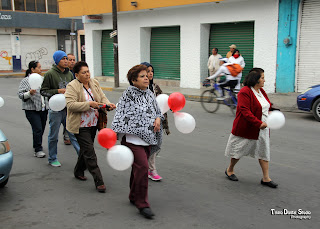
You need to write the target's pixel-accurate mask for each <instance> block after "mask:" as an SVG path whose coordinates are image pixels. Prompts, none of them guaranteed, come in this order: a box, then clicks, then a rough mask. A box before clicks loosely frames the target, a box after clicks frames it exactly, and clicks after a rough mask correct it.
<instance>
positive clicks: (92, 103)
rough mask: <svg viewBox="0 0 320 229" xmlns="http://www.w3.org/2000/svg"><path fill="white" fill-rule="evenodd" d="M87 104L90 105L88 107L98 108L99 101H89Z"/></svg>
mask: <svg viewBox="0 0 320 229" xmlns="http://www.w3.org/2000/svg"><path fill="white" fill-rule="evenodd" d="M89 105H90V107H92V108H94V109H99V103H98V102H96V101H90V102H89Z"/></svg>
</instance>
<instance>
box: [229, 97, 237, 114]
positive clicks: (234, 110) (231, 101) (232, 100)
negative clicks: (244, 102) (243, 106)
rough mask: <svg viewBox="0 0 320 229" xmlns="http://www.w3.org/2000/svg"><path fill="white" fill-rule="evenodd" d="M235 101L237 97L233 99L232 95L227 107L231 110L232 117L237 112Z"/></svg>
mask: <svg viewBox="0 0 320 229" xmlns="http://www.w3.org/2000/svg"><path fill="white" fill-rule="evenodd" d="M234 100H235V101H236V100H237V97H235V94H232V97H230V103H229V107H230V110H231V113H232V114H233V115H236V111H237V104H236V103H235V101H234Z"/></svg>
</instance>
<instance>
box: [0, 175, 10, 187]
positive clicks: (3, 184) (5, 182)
mask: <svg viewBox="0 0 320 229" xmlns="http://www.w3.org/2000/svg"><path fill="white" fill-rule="evenodd" d="M8 181H9V177H8V178H7V179H6V180H5V181H4V182H2V183H1V184H0V188H3V187H4V186H6V184H7V183H8Z"/></svg>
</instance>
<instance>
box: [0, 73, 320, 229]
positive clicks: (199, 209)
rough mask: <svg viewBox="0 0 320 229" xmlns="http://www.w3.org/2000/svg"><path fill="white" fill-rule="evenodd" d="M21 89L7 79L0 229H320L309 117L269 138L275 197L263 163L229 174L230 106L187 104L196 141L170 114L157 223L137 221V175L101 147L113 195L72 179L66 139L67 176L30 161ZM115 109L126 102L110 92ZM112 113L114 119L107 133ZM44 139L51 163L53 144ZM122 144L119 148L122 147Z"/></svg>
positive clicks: (0, 123) (292, 119)
mask: <svg viewBox="0 0 320 229" xmlns="http://www.w3.org/2000/svg"><path fill="white" fill-rule="evenodd" d="M20 81H21V79H4V78H2V79H0V96H1V97H2V98H3V99H4V101H5V104H4V106H3V107H1V108H0V129H1V130H2V131H3V132H4V133H5V135H6V136H7V138H8V139H9V142H10V144H11V148H12V151H13V154H14V163H13V169H12V171H11V176H10V180H9V182H8V184H7V186H6V187H5V188H3V189H0V225H1V229H9V228H15V229H17V228H35V229H38V228H39V229H40V228H46V229H47V228H48V229H51V228H52V229H53V228H64V229H69V228H70V229H71V228H90V229H91V228H108V229H109V228H112V229H113V228H121V229H122V228H124V229H125V228H184V229H186V228H217V229H226V228H234V229H238V228H273V229H277V228H290V229H293V228H299V229H300V228H318V226H319V222H320V220H319V212H320V211H319V194H320V192H319V190H320V184H319V174H320V168H319V163H320V150H319V122H317V121H315V120H314V118H313V116H312V114H311V113H310V114H309V113H290V112H286V113H284V114H285V116H286V125H285V126H284V127H283V128H282V129H280V130H274V131H271V162H270V177H271V178H272V179H273V180H274V181H275V182H276V183H278V184H279V187H278V188H277V189H271V188H268V187H265V186H262V185H261V184H260V180H261V178H262V172H261V169H260V166H259V163H258V161H257V160H256V159H253V158H248V157H245V158H243V159H241V160H240V162H239V163H238V164H237V166H236V167H235V173H236V175H237V177H238V178H239V181H238V182H232V181H229V180H228V179H227V178H226V176H225V174H224V171H225V169H226V167H227V166H228V164H229V158H227V157H225V156H224V150H225V146H226V143H227V141H228V137H229V134H230V131H231V127H232V122H233V119H234V117H233V116H232V114H231V112H230V110H229V109H228V108H227V107H225V106H220V109H219V110H218V111H217V112H216V113H215V114H210V113H207V112H205V111H204V110H203V108H202V107H201V104H200V103H199V102H191V101H187V103H186V105H185V108H184V109H183V111H184V112H187V113H190V114H191V115H193V117H194V118H195V120H196V129H195V130H194V131H193V132H192V133H191V134H182V133H180V132H178V130H177V129H176V128H175V126H174V120H173V115H172V113H170V114H168V117H169V127H170V131H171V135H169V136H166V135H164V139H163V145H162V151H161V152H160V154H159V156H158V157H157V160H156V165H157V168H158V172H159V174H160V175H161V176H162V177H163V181H161V182H153V181H150V180H149V201H150V204H151V208H152V210H153V211H154V213H155V217H154V220H147V219H145V218H143V217H142V216H141V215H139V212H138V210H137V209H136V208H135V207H134V206H132V205H131V204H130V203H129V200H128V194H129V177H130V169H129V170H126V171H122V172H120V171H116V170H113V169H112V168H111V167H110V166H109V165H108V164H107V162H106V159H105V155H106V152H107V151H106V150H105V149H104V148H102V147H101V146H100V145H99V144H98V143H97V142H96V144H95V149H96V154H97V157H98V164H99V166H100V169H101V171H102V175H103V178H104V181H105V184H106V186H107V192H106V193H98V192H97V191H96V190H95V187H94V183H93V178H92V176H91V175H90V174H89V173H88V172H86V176H87V177H88V180H87V181H85V182H83V181H79V180H77V179H75V178H74V176H73V169H74V165H75V163H76V160H77V157H76V156H77V155H76V152H75V150H74V148H73V147H72V146H67V145H64V144H63V140H62V128H61V129H60V133H59V142H58V158H59V161H60V162H61V164H62V167H60V168H54V167H51V166H49V165H48V162H47V157H46V158H44V159H41V158H36V157H33V148H32V130H31V126H30V124H29V122H28V121H27V119H26V117H25V114H24V111H22V110H21V101H20V99H19V98H18V96H17V91H18V87H19V83H20ZM105 93H106V95H107V97H108V99H109V100H110V101H111V102H113V103H117V102H118V99H119V97H120V96H121V92H105ZM114 113H115V112H114V111H113V112H110V113H109V116H108V120H109V121H108V127H110V125H111V122H112V119H113V115H114ZM48 131H49V124H48V123H47V126H46V131H45V134H44V137H43V146H44V152H45V153H46V154H48V148H47V136H48ZM117 144H119V142H118V143H117ZM271 209H275V211H284V209H287V210H288V211H298V209H302V210H303V211H310V212H311V219H310V220H308V219H302V220H299V219H290V215H285V214H283V215H281V214H280V215H272V214H271V212H272V211H271ZM316 225H318V226H316Z"/></svg>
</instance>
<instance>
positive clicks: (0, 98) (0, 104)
mask: <svg viewBox="0 0 320 229" xmlns="http://www.w3.org/2000/svg"><path fill="white" fill-rule="evenodd" d="M3 105H4V100H3V98H2V97H0V107H2V106H3Z"/></svg>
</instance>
